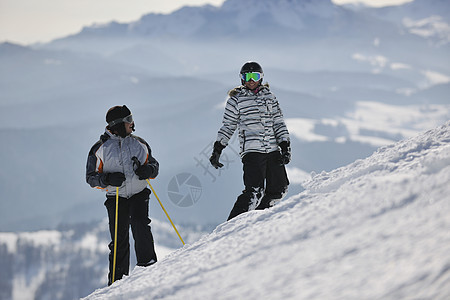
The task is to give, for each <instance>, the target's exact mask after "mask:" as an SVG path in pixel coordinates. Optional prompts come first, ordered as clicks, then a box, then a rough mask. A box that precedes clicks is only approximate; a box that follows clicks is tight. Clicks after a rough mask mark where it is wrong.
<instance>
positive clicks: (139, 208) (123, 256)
mask: <svg viewBox="0 0 450 300" xmlns="http://www.w3.org/2000/svg"><path fill="white" fill-rule="evenodd" d="M149 196H150V190H149V189H144V190H143V191H142V192H139V193H137V194H135V195H133V196H132V197H130V198H129V199H126V198H122V197H119V209H118V226H117V249H116V251H117V253H116V272H115V278H114V280H115V281H116V280H119V279H121V278H122V277H123V275H128V272H129V267H130V238H129V231H130V225H131V232H132V234H133V238H134V242H135V243H134V248H135V252H136V261H137V265H138V266H147V265H150V264H152V263H155V262H156V260H157V258H156V253H155V246H154V241H153V235H152V231H151V228H150V222H151V220H150V219H149V217H148V208H149V205H148V203H149ZM105 206H106V208H107V210H108V218H109V232H110V233H111V243H110V244H109V246H108V247H109V250H110V253H109V274H108V285H111V284H112V275H113V260H114V230H115V218H116V197H115V196H108V197H107V199H106V201H105Z"/></svg>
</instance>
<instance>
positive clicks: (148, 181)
mask: <svg viewBox="0 0 450 300" xmlns="http://www.w3.org/2000/svg"><path fill="white" fill-rule="evenodd" d="M146 180H147V183H148V185H149V186H150V188H151V189H152V192H153V195H155V197H156V199H158V202H159V205H161V208H162V209H163V211H164V212H165V213H166V216H167V219H169V221H170V224H172V226H173V229H175V232H176V233H177V234H178V237H179V238H180V240H181V242H182V243H183V245H184V241H183V239H182V238H181V235H180V234H179V233H178V230H177V228H176V227H175V225H174V224H173V222H172V220H171V219H170V217H169V214H168V213H167V211H166V209H165V208H164V206H163V205H162V203H161V200H159V197H158V195H156V193H155V190H154V189H153V187H152V185H151V184H150V180H148V179H146Z"/></svg>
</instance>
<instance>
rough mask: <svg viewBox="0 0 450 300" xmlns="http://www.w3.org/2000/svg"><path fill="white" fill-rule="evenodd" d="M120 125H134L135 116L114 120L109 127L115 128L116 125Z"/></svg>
mask: <svg viewBox="0 0 450 300" xmlns="http://www.w3.org/2000/svg"><path fill="white" fill-rule="evenodd" d="M119 123H130V124H131V123H133V115H128V116H126V117H125V118H120V119H116V120H113V121H111V122H109V123H108V125H109V127H113V126H114V125H117V124H119Z"/></svg>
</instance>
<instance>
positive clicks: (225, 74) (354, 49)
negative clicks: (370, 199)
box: [0, 0, 450, 231]
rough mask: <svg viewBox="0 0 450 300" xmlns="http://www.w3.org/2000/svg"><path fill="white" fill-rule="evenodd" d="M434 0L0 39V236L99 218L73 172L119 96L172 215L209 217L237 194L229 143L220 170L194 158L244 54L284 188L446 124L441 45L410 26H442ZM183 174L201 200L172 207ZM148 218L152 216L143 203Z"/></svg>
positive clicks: (279, 9) (226, 12)
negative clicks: (269, 104)
mask: <svg viewBox="0 0 450 300" xmlns="http://www.w3.org/2000/svg"><path fill="white" fill-rule="evenodd" d="M448 6H449V5H448V4H447V2H446V1H438V0H430V1H420V0H416V1H414V2H412V3H409V4H405V5H402V6H398V7H390V8H383V13H380V11H381V9H370V10H365V9H363V10H361V9H359V10H355V9H349V8H346V7H342V6H337V5H334V4H333V3H332V2H331V1H325V0H322V1H305V0H302V1H300V0H296V1H287V0H278V1H261V0H260V1H256V0H252V1H234V0H228V1H226V2H225V3H224V4H223V5H222V6H221V7H213V6H202V7H185V8H182V9H180V10H178V11H175V12H173V13H172V14H168V15H161V14H147V15H143V17H142V18H141V19H139V20H137V21H135V22H131V23H129V24H118V23H115V22H111V23H108V24H100V25H95V26H91V27H87V28H84V29H83V30H82V31H81V32H80V33H79V34H76V35H73V36H68V37H66V38H63V39H58V40H55V41H53V42H50V43H47V44H41V45H29V46H21V45H14V44H10V43H3V44H0V89H1V91H2V93H1V94H0V107H1V109H0V138H1V140H2V147H0V165H1V166H2V168H1V171H0V178H1V180H0V191H1V192H0V193H1V194H0V195H1V201H0V230H2V231H21V230H37V229H52V228H56V226H57V225H58V224H61V223H76V222H85V221H92V220H99V219H101V218H103V217H104V214H105V209H104V207H103V201H104V195H103V194H102V193H101V192H99V191H95V190H92V189H91V188H89V187H88V186H87V185H86V183H85V181H84V168H85V163H86V156H87V152H88V150H89V148H90V147H91V146H92V144H93V143H94V142H95V141H96V140H97V139H98V137H99V136H100V134H101V133H102V132H103V130H104V126H105V122H104V118H105V114H106V111H107V109H108V108H109V107H111V106H113V105H117V104H127V106H129V107H130V108H131V110H132V112H133V114H134V116H135V120H136V129H137V131H136V134H137V135H140V136H142V137H143V138H145V139H146V140H147V141H149V143H150V145H151V147H152V150H153V153H154V155H155V157H156V158H157V159H158V160H159V162H160V164H161V174H160V176H159V177H158V179H157V180H156V181H155V183H154V186H155V188H156V191H157V193H158V194H159V195H160V196H161V197H162V198H163V201H165V203H166V205H167V206H168V210H169V212H170V213H171V214H172V217H173V218H174V220H176V221H179V222H182V223H193V224H204V225H217V224H219V223H221V222H222V221H223V220H224V219H225V218H226V216H227V215H228V212H229V210H230V209H231V206H232V205H233V203H234V201H235V197H236V195H238V194H239V193H240V191H241V190H242V179H241V176H242V174H241V172H242V171H241V164H240V162H239V157H238V155H237V151H236V149H238V146H237V143H236V141H234V144H232V145H231V146H230V147H228V148H227V149H225V152H224V155H225V156H224V158H226V159H227V162H228V163H227V164H226V168H225V170H222V171H216V170H213V169H212V168H211V167H209V164H208V162H207V158H208V156H209V155H210V151H211V147H212V142H213V141H214V139H215V137H216V133H217V130H218V128H219V126H220V122H221V117H222V113H223V104H224V99H225V97H226V93H227V91H228V90H229V89H230V88H232V87H234V86H236V85H238V84H239V80H238V77H237V73H238V70H239V68H240V66H241V65H242V64H243V63H244V62H245V61H247V60H250V59H253V60H257V61H259V62H260V63H261V64H262V65H263V68H264V70H265V80H266V81H268V82H269V83H270V85H271V88H272V90H273V91H274V93H275V94H276V96H277V98H278V100H279V101H280V105H281V108H282V109H283V111H284V114H285V118H286V122H287V124H288V128H289V130H290V132H291V136H292V148H293V149H294V150H295V154H294V156H293V160H292V162H291V164H290V165H289V166H288V167H289V168H288V172H289V174H291V177H293V178H294V179H293V180H291V181H292V184H291V186H290V195H291V196H292V195H295V194H297V193H298V192H300V191H301V190H302V189H303V188H302V187H301V185H300V184H299V183H300V181H301V180H303V179H307V178H309V177H310V176H309V174H310V173H311V172H316V173H320V172H321V171H322V170H325V171H329V170H332V169H334V168H337V167H340V166H342V165H345V164H348V163H351V162H353V161H354V160H356V159H358V158H364V157H367V156H368V155H370V154H371V153H372V152H373V151H375V150H376V149H377V148H378V147H380V146H383V145H387V144H390V143H393V142H395V141H398V140H400V139H404V138H408V137H412V136H414V135H415V134H417V133H418V132H420V131H423V130H426V129H429V128H433V127H435V126H437V125H439V124H442V123H444V122H445V121H446V120H448V119H450V114H449V111H450V101H449V99H448V95H449V87H450V64H449V61H450V60H449V53H450V52H449V45H448V43H447V42H445V41H446V36H445V34H444V35H442V34H441V35H433V36H427V35H418V34H417V32H412V30H413V29H417V26H419V25H418V24H419V23H420V20H422V19H424V18H434V17H433V16H439V18H440V19H439V20H440V21H439V22H441V23H442V24H444V25H442V26H440V27H439V28H441V29H442V30H441V32H444V33H445V32H446V31H445V30H446V29H445V28H447V27H446V26H448V25H446V24H448V23H449V19H450V17H449V14H448V11H449V10H448ZM249 7H251V8H252V9H248V8H249ZM417 11H420V15H418V14H417V13H416V12H417ZM400 18H401V19H402V20H400ZM404 18H408V19H409V21H408V22H409V23H408V22H406V23H405V22H403V19H404ZM418 18H419V19H418ZM393 19H395V20H396V21H395V22H394V21H392V20H393ZM433 20H434V19H433ZM411 22H413V23H411ZM414 22H415V23H414ZM417 22H419V23H417ZM405 24H406V25H405ZM411 24H415V25H414V26H415V27H414V26H413V25H411ZM416 25H417V26H416ZM185 173H188V174H192V175H194V176H195V177H196V178H197V179H198V180H199V182H200V185H201V187H200V189H198V188H199V187H196V188H197V190H201V195H200V197H199V198H196V199H195V201H193V202H192V205H191V206H189V207H186V206H185V207H180V206H179V205H178V204H177V203H174V202H172V201H171V199H170V198H169V193H168V192H169V183H170V182H171V180H172V179H173V178H175V177H176V176H177V175H179V174H185ZM294 174H295V176H294ZM179 188H180V189H181V190H182V191H183V192H182V193H187V194H189V193H190V192H191V190H190V189H189V187H186V186H180V187H179ZM190 196H191V197H194V196H193V195H190ZM194 198H195V197H194ZM151 215H152V217H153V218H156V219H160V220H165V216H164V215H163V213H162V212H161V210H160V209H159V208H158V207H157V206H155V203H153V202H152V207H151Z"/></svg>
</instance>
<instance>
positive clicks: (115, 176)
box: [105, 172, 125, 186]
mask: <svg viewBox="0 0 450 300" xmlns="http://www.w3.org/2000/svg"><path fill="white" fill-rule="evenodd" d="M124 181H125V175H124V174H123V173H120V172H114V173H106V175H105V183H106V184H107V185H112V186H121V185H122V183H123V182H124Z"/></svg>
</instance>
